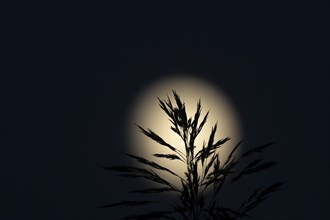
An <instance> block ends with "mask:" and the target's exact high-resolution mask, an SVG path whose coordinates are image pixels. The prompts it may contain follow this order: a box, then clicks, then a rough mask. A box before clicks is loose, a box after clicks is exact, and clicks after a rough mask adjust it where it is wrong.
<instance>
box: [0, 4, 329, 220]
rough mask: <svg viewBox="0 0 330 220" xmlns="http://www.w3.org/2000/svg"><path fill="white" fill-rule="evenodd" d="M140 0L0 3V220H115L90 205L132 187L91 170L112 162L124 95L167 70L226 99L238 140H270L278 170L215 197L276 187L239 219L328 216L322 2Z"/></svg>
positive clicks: (118, 212) (119, 156) (111, 212)
mask: <svg viewBox="0 0 330 220" xmlns="http://www.w3.org/2000/svg"><path fill="white" fill-rule="evenodd" d="M152 2H158V1H150V2H148V3H144V4H141V3H130V2H122V3H121V4H110V3H103V2H99V3H88V2H79V1H75V2H72V3H68V2H66V3H63V2H59V1H57V2H47V3H45V2H40V3H38V1H34V2H33V3H28V2H19V3H1V10H0V13H1V24H0V25H1V27H0V28H1V29H0V31H1V32H0V33H1V34H0V39H1V47H0V53H1V64H0V65H1V66H0V67H1V71H0V73H1V78H0V88H1V92H0V111H1V120H0V126H1V133H0V141H1V142H0V202H1V205H0V219H3V220H18V219H31V220H32V219H33V220H69V219H78V220H83V219H84V220H87V219H92V220H103V219H115V218H116V217H120V216H122V215H123V214H127V213H128V212H129V211H127V210H125V208H124V209H120V208H116V209H98V208H97V207H98V206H100V205H103V204H106V203H111V202H116V201H120V200H122V199H124V198H129V195H127V193H126V192H127V191H129V189H131V188H136V187H139V186H140V185H139V184H140V183H135V182H132V180H130V179H121V178H119V177H117V176H116V175H115V174H112V173H109V172H107V171H105V170H103V169H101V167H102V166H107V165H116V164H121V163H125V162H126V157H125V155H124V153H125V152H126V151H127V150H128V148H127V146H126V143H127V140H126V139H127V138H128V137H127V136H126V135H125V132H124V128H126V126H127V125H126V123H127V116H128V113H129V112H130V109H129V108H130V106H131V105H132V103H133V101H134V100H135V98H136V95H137V94H139V92H141V91H142V90H143V89H144V88H145V87H146V86H148V85H151V84H152V82H153V81H155V80H158V79H160V78H162V77H165V76H168V75H174V74H175V73H186V74H188V75H189V74H191V75H193V76H197V77H199V78H201V79H203V80H205V81H209V82H212V83H213V85H216V86H217V87H218V88H219V89H221V90H223V91H225V92H226V95H227V96H228V98H229V99H230V100H231V102H232V103H233V105H234V106H235V107H236V108H237V111H238V113H239V117H240V119H241V124H242V126H243V132H244V141H245V143H246V144H245V146H257V145H260V144H264V143H268V142H274V143H275V145H274V146H273V147H272V148H271V149H270V150H269V151H268V152H266V154H265V157H267V158H270V159H274V160H275V161H277V162H279V165H277V167H275V168H273V169H272V170H269V171H267V172H265V173H260V174H257V175H255V176H254V177H252V178H250V177H249V178H246V179H245V180H242V181H243V183H241V184H238V185H237V188H239V189H238V190H237V191H236V193H234V194H235V195H234V196H230V194H226V195H225V196H224V199H227V200H230V201H229V202H233V201H238V202H240V201H241V199H244V197H242V198H241V197H239V195H240V194H242V195H244V193H245V192H247V190H248V189H247V188H248V186H252V187H254V188H255V187H258V186H259V185H265V184H266V185H267V184H268V183H271V182H272V181H285V182H286V185H285V186H284V187H283V188H282V190H280V191H279V192H276V193H274V194H273V195H272V196H271V197H270V198H269V199H268V200H266V201H265V202H264V203H262V205H261V206H260V207H259V208H257V209H256V210H255V211H253V212H252V213H251V214H252V215H253V218H251V219H256V220H265V219H267V220H268V219H274V220H275V219H277V220H278V219H299V220H303V219H306V220H310V219H329V218H330V211H329V210H330V198H329V196H330V193H329V185H330V173H329V168H330V164H329V156H330V154H329V147H330V143H329V133H330V119H329V112H330V109H329V107H330V102H329V100H330V99H329V98H330V97H329V96H330V95H329V94H330V91H329V90H330V89H329V88H330V85H329V82H330V75H329V39H330V36H329V4H328V3H322V2H320V3H316V2H317V1H313V2H314V3H308V2H300V3H299V2H295V1H291V2H288V3H285V2H287V1H282V2H280V1H278V2H272V3H265V2H263V3H257V2H256V1H254V3H247V2H248V1H245V3H238V2H237V3H218V4H215V3H214V4H208V3H204V4H202V5H201V4H181V5H178V4H165V3H164V4H159V3H158V4H156V3H152ZM324 2H325V1H324ZM155 104H157V103H156V102H155ZM244 181H246V182H244ZM135 186H136V187H135ZM248 193H250V191H249V192H248Z"/></svg>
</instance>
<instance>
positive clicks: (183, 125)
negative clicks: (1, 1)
mask: <svg viewBox="0 0 330 220" xmlns="http://www.w3.org/2000/svg"><path fill="white" fill-rule="evenodd" d="M173 97H174V100H175V102H172V101H171V99H170V98H169V97H168V96H167V99H164V100H161V99H159V98H158V100H159V106H160V107H161V109H162V110H163V111H164V112H165V113H166V114H167V116H168V117H169V120H170V122H171V129H172V130H173V131H174V132H175V133H176V135H178V136H179V137H180V138H181V139H182V141H183V143H184V146H185V151H184V152H182V151H180V150H179V149H177V147H175V146H172V145H171V144H169V143H167V142H166V141H165V140H164V139H163V138H161V137H160V136H159V135H157V134H156V133H155V132H153V131H152V130H150V129H144V128H142V127H140V126H138V125H137V126H138V128H139V129H140V131H141V132H142V133H143V134H144V135H146V136H147V137H148V138H150V139H152V140H153V141H155V142H157V143H158V144H159V145H162V146H163V147H166V148H167V149H168V151H169V153H168V154H153V156H154V157H157V158H164V159H166V160H179V161H181V162H182V163H184V164H185V167H186V171H185V173H184V176H180V175H179V174H177V173H175V171H173V170H170V169H168V168H166V167H165V166H162V165H160V164H159V163H156V162H154V161H151V160H148V159H145V158H143V157H140V156H136V155H132V154H127V155H128V157H130V158H132V159H134V160H136V161H137V162H138V163H139V164H141V165H143V166H142V167H140V166H127V165H124V166H111V167H104V168H105V169H107V170H110V171H115V172H118V173H119V174H120V176H124V177H128V178H144V179H147V180H149V181H152V182H154V183H156V184H158V185H159V187H158V188H152V189H145V190H135V191H132V193H140V194H151V193H152V194H154V193H167V192H171V191H172V192H175V193H176V194H177V195H178V198H179V201H180V202H179V203H178V204H176V205H170V206H169V208H170V209H169V210H168V211H157V212H150V213H147V214H137V215H132V216H128V217H124V218H122V219H124V220H129V219H135V220H139V219H160V218H165V219H178V218H180V219H184V220H201V219H206V220H215V219H217V220H219V219H220V220H234V219H239V218H245V217H249V213H250V211H251V210H253V209H254V208H256V207H257V206H258V205H259V204H260V203H261V202H263V201H264V200H265V199H266V198H267V197H268V196H269V195H270V194H271V193H272V192H274V191H277V190H279V189H280V187H281V186H282V184H283V183H282V182H275V183H274V184H272V185H270V186H268V187H264V188H258V189H256V190H255V191H254V192H253V193H252V194H251V195H250V196H249V198H247V199H246V200H245V201H243V202H242V203H241V204H240V206H239V207H238V208H235V209H234V208H229V207H225V204H222V203H220V202H219V201H218V197H219V196H218V194H219V192H220V190H221V189H222V188H223V186H224V184H225V183H233V182H236V181H239V180H240V179H241V178H243V177H244V176H246V175H251V174H254V173H257V172H260V171H263V170H265V169H268V168H270V167H273V166H274V165H275V164H276V163H275V162H273V161H269V162H262V160H261V159H256V160H252V161H251V160H250V162H248V163H246V162H245V163H246V165H243V166H242V167H243V168H242V169H240V170H239V171H236V169H235V168H237V165H238V163H239V162H241V161H244V160H246V159H247V158H249V157H250V156H251V155H254V154H256V153H261V152H263V151H264V150H265V149H266V148H268V147H269V146H271V145H272V144H271V143H269V144H264V145H262V146H258V147H256V148H251V149H249V150H247V151H246V152H244V153H242V154H241V155H238V153H237V149H238V148H239V146H240V145H241V142H239V143H238V144H236V146H235V147H234V148H233V149H232V150H231V152H230V154H229V156H228V157H227V158H226V160H225V161H224V162H222V161H220V153H219V151H218V149H219V148H220V147H222V146H223V145H224V144H225V143H227V142H228V141H229V140H230V138H229V137H226V138H223V139H220V140H215V134H216V131H217V124H215V125H214V127H213V128H212V130H211V133H210V136H209V138H208V141H207V142H204V144H203V146H202V147H201V150H199V151H197V150H196V145H195V140H196V138H197V136H198V135H199V134H200V132H201V130H202V129H203V126H204V125H205V123H206V121H207V118H208V115H209V112H207V113H206V114H205V115H204V117H201V110H202V105H201V101H200V100H199V101H198V103H197V109H196V112H195V114H194V116H193V117H188V116H187V113H186V107H185V103H184V102H183V101H182V100H181V98H180V96H179V95H178V94H177V93H176V91H173ZM200 119H201V120H200ZM199 167H200V169H199ZM160 172H166V173H168V174H170V175H173V176H175V178H178V179H179V180H180V181H181V186H180V187H178V186H176V185H174V184H173V183H172V182H171V181H170V180H168V179H166V178H164V177H162V176H161V175H160ZM207 191H211V193H207ZM155 202H156V203H157V201H150V200H141V201H122V202H118V203H112V204H108V205H103V206H101V207H102V208H107V207H117V206H142V205H149V204H152V203H155Z"/></svg>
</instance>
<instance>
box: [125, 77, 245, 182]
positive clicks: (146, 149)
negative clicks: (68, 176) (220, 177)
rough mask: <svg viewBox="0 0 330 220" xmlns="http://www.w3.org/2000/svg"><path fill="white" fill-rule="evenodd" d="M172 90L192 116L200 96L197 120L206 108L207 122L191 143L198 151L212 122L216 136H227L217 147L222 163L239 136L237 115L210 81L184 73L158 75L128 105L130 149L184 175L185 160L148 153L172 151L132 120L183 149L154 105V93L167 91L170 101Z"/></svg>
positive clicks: (156, 94) (168, 122)
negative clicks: (164, 77) (132, 102)
mask: <svg viewBox="0 0 330 220" xmlns="http://www.w3.org/2000/svg"><path fill="white" fill-rule="evenodd" d="M172 90H175V91H176V92H177V93H178V95H179V96H180V97H181V100H182V101H183V102H184V103H185V106H186V111H187V116H188V117H193V116H194V114H195V112H196V108H197V102H198V100H199V99H201V105H202V114H201V117H200V121H201V120H202V119H203V117H204V115H205V114H206V113H207V111H208V110H210V113H209V117H208V119H207V122H206V124H205V126H204V128H203V130H202V131H201V133H200V134H199V135H198V136H197V138H196V142H195V143H196V146H197V149H196V150H195V152H198V151H199V150H200V149H201V147H202V145H203V141H204V140H205V142H206V143H207V141H208V138H209V136H210V133H211V129H212V127H213V126H214V125H215V123H217V124H218V129H217V133H216V136H215V137H216V140H219V139H223V138H225V137H230V138H231V140H230V141H229V142H227V143H226V144H225V145H224V146H222V147H221V148H220V150H219V151H220V162H221V163H222V162H223V161H224V160H225V159H226V157H227V156H228V154H229V152H230V151H231V149H232V148H233V147H234V146H235V145H236V144H237V142H238V141H240V139H241V131H240V126H239V120H238V116H237V114H236V111H235V109H234V108H233V106H232V105H231V103H230V102H229V100H228V99H227V98H226V96H225V95H224V94H223V93H221V92H220V91H219V90H217V89H216V88H215V87H214V86H212V85H211V84H209V83H207V82H205V81H202V80H200V79H198V78H195V77H192V76H188V75H180V76H173V77H169V78H166V79H162V80H160V81H158V82H156V83H154V84H152V85H151V86H150V87H148V88H147V89H145V90H144V91H143V92H142V93H141V94H140V95H139V96H138V97H137V99H136V101H135V103H134V104H133V106H132V108H131V109H132V112H131V113H130V116H129V127H128V129H127V130H128V133H129V137H130V138H129V145H130V147H131V152H132V153H134V154H136V155H139V156H142V157H145V158H146V159H148V160H152V161H155V162H157V163H159V164H161V165H163V166H166V167H167V168H169V169H170V170H172V171H174V172H176V173H177V174H179V175H180V176H182V177H184V172H185V171H186V166H185V164H184V163H183V162H181V161H178V160H173V161H170V160H168V159H164V158H156V157H154V156H152V154H155V153H161V154H167V153H172V152H171V151H170V150H169V149H168V148H166V147H164V146H162V145H159V144H158V143H156V142H154V141H153V140H151V139H150V138H148V137H147V136H145V135H144V134H142V133H141V132H140V131H139V129H138V128H137V127H136V126H134V124H138V125H140V126H142V127H143V128H145V129H148V128H150V129H151V130H153V131H154V132H155V133H157V134H158V135H159V136H160V137H162V138H163V139H164V140H165V141H166V142H168V143H169V144H171V145H172V146H174V147H176V148H177V149H179V150H181V151H182V152H184V151H185V150H184V143H183V141H182V140H181V138H180V137H179V136H178V135H177V134H176V133H174V132H173V131H172V130H171V128H170V127H171V122H170V121H169V119H168V116H167V115H166V113H165V112H163V110H162V109H161V108H160V107H159V105H158V99H157V97H159V98H160V99H165V98H166V97H167V95H168V96H169V97H170V99H171V100H172V101H173V102H174V98H173V94H172ZM174 103H175V102H174ZM199 171H201V170H199ZM161 174H162V175H161V176H163V177H165V178H167V179H168V180H170V181H171V182H172V183H174V185H177V186H179V185H181V183H180V181H179V179H178V178H177V177H174V176H172V175H171V174H166V173H161Z"/></svg>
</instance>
